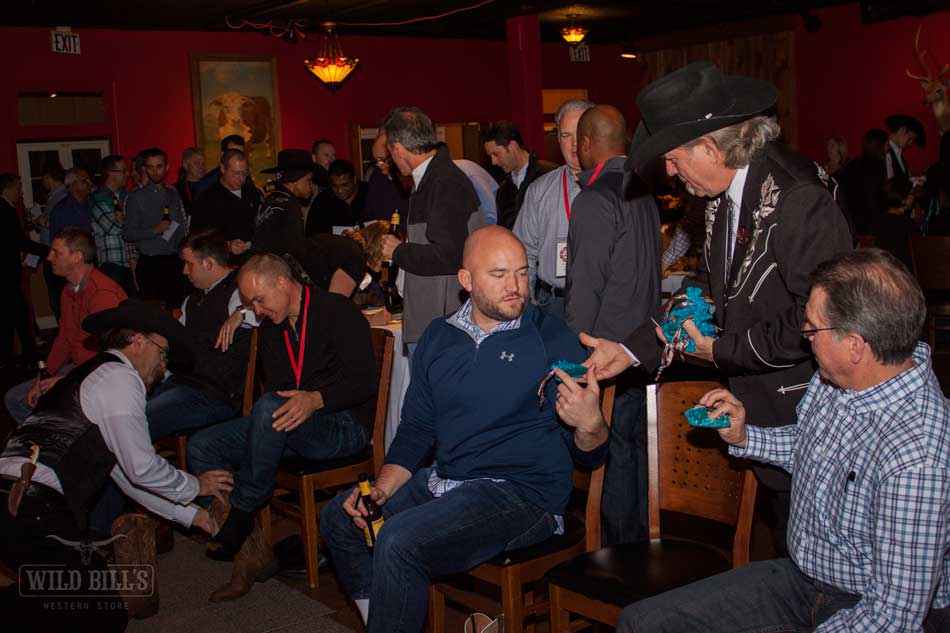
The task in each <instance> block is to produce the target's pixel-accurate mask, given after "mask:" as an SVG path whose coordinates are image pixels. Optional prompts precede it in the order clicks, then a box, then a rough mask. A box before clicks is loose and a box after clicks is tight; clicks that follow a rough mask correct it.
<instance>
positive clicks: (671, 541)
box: [544, 538, 732, 607]
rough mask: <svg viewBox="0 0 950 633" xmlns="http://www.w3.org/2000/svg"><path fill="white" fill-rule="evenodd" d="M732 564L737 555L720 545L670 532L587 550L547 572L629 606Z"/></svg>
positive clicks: (554, 579) (560, 582)
mask: <svg viewBox="0 0 950 633" xmlns="http://www.w3.org/2000/svg"><path fill="white" fill-rule="evenodd" d="M731 568H732V563H731V561H730V560H729V559H727V558H726V557H725V555H724V554H723V553H722V552H720V551H719V550H717V549H716V548H714V547H710V546H709V545H704V544H703V543H697V542H695V541H686V540H681V539H675V538H664V539H659V540H656V541H649V542H646V541H645V542H642V543H627V544H624V545H616V546H614V547H605V548H603V549H600V550H597V551H596V552H591V553H590V554H581V555H580V556H577V557H575V558H573V559H571V560H569V561H567V562H566V563H561V564H560V565H558V566H557V567H555V568H553V569H551V570H550V571H548V573H547V574H545V576H544V577H545V579H546V580H547V581H548V582H550V583H552V584H555V585H557V586H559V587H563V588H564V589H567V590H569V591H573V592H575V593H579V594H582V595H585V596H588V597H591V598H596V599H597V600H601V601H603V602H607V603H610V604H613V605H615V606H618V607H625V606H627V605H628V604H632V603H634V602H637V601H638V600H642V599H644V598H648V597H650V596H654V595H657V594H660V593H663V592H664V591H668V590H670V589H676V588H677V587H682V586H684V585H687V584H689V583H691V582H693V581H696V580H701V579H703V578H706V577H708V576H712V575H714V574H718V573H721V572H724V571H728V570H729V569H731Z"/></svg>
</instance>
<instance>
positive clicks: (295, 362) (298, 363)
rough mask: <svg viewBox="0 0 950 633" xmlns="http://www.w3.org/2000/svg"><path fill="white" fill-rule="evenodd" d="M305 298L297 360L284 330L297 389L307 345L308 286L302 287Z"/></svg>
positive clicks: (288, 335) (288, 336)
mask: <svg viewBox="0 0 950 633" xmlns="http://www.w3.org/2000/svg"><path fill="white" fill-rule="evenodd" d="M304 291H305V292H306V298H305V299H304V304H303V325H301V326H300V349H299V350H298V352H297V358H296V359H295V358H294V348H293V347H291V345H290V333H289V332H287V330H284V343H286V344H287V357H288V358H290V366H291V368H293V370H294V377H295V378H296V379H297V389H300V375H301V373H303V356H304V347H305V346H306V344H307V314H308V313H309V312H310V286H304Z"/></svg>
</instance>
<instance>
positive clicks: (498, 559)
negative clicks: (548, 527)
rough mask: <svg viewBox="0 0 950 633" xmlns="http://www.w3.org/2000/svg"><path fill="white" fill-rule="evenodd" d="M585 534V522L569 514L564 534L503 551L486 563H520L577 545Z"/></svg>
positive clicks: (502, 564) (501, 565) (502, 565)
mask: <svg viewBox="0 0 950 633" xmlns="http://www.w3.org/2000/svg"><path fill="white" fill-rule="evenodd" d="M584 535H585V532H584V522H583V521H581V519H580V518H579V517H577V516H575V515H573V514H568V515H566V516H565V517H564V534H558V535H555V536H552V537H551V538H549V539H546V540H544V541H541V542H540V543H535V544H534V545H531V546H529V547H520V548H518V549H513V550H509V551H507V552H502V553H501V554H498V555H497V556H495V557H493V558H490V559H488V560H487V561H486V563H488V564H489V565H495V566H497V567H508V566H509V565H518V564H520V563H524V562H527V561H529V560H534V559H535V558H541V557H542V556H547V555H549V554H554V553H555V552H559V551H561V550H562V549H567V548H568V547H572V546H574V545H577V544H578V543H580V542H581V541H582V540H583V539H584Z"/></svg>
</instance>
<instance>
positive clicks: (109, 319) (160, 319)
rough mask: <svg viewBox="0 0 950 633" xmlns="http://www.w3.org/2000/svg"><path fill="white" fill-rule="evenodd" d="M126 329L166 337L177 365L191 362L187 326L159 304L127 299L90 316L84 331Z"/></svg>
mask: <svg viewBox="0 0 950 633" xmlns="http://www.w3.org/2000/svg"><path fill="white" fill-rule="evenodd" d="M116 328H125V329H129V330H135V331H136V332H142V333H143V334H147V333H155V334H159V335H161V336H164V337H165V339H166V340H167V341H168V348H169V350H168V356H169V359H170V360H172V361H174V362H182V363H184V362H188V361H190V360H191V358H192V355H193V351H192V348H191V342H190V340H189V338H188V335H187V333H186V332H185V326H183V325H182V324H181V323H179V322H178V321H176V320H175V319H174V318H172V316H171V315H170V314H168V313H167V312H165V311H164V310H162V309H161V308H160V307H158V306H157V305H154V304H151V303H145V302H143V301H139V300H137V299H126V300H125V301H123V302H122V303H120V304H119V305H118V307H115V308H109V309H108V310H103V311H102V312H96V313H95V314H90V315H89V316H87V317H86V318H85V319H84V320H83V322H82V329H84V330H85V331H87V332H91V333H93V334H99V333H102V332H105V331H107V330H112V329H116Z"/></svg>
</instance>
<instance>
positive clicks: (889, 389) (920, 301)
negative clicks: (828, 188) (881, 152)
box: [617, 249, 950, 633]
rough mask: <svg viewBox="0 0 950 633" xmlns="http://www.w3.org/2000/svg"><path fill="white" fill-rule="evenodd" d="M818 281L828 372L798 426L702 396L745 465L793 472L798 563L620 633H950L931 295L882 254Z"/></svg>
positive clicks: (949, 435) (949, 450)
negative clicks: (927, 330)
mask: <svg viewBox="0 0 950 633" xmlns="http://www.w3.org/2000/svg"><path fill="white" fill-rule="evenodd" d="M811 280H812V289H811V294H810V295H809V298H808V303H807V305H806V307H805V321H804V323H803V324H802V336H803V337H805V338H806V339H807V340H808V341H810V342H811V348H812V351H813V352H814V354H815V357H816V359H817V361H818V372H817V373H816V374H815V375H814V376H813V377H812V379H811V382H810V384H809V385H808V389H807V391H806V392H805V395H804V397H803V398H802V401H801V403H800V404H799V405H798V424H797V426H796V425H791V426H781V427H774V428H764V427H760V426H757V424H758V422H759V421H758V420H753V419H750V420H748V421H747V420H746V411H745V408H744V407H743V405H742V403H741V402H740V401H739V400H737V399H736V397H735V396H734V395H732V394H731V393H730V392H728V391H725V390H722V389H719V390H715V391H711V392H709V393H707V394H706V395H705V396H703V397H702V398H701V399H700V404H702V405H705V406H707V407H714V410H713V411H712V412H711V413H710V416H712V417H718V416H719V415H721V414H723V413H725V414H728V415H729V420H730V422H731V426H730V427H728V428H725V429H720V430H719V434H720V436H721V437H722V439H723V440H725V441H726V442H727V443H728V444H729V445H730V448H729V452H730V453H731V454H733V455H735V456H737V457H747V458H751V459H757V460H761V461H766V462H768V463H771V464H775V465H778V466H780V467H782V468H784V469H785V470H787V471H788V472H789V473H791V474H792V481H793V485H792V506H791V518H790V521H789V529H788V551H789V554H790V556H791V558H784V559H778V560H770V561H762V562H756V563H751V564H749V565H747V566H745V567H743V568H741V569H734V570H732V571H728V572H725V573H723V574H719V575H717V576H713V577H711V578H706V579H704V580H700V581H698V582H695V583H693V584H691V585H687V586H685V587H682V588H679V589H674V590H672V591H669V592H667V593H664V594H661V595H659V596H655V597H653V598H649V599H646V600H643V601H640V602H637V603H635V604H633V605H631V606H629V607H627V608H626V609H625V610H624V611H623V613H622V614H621V616H620V620H619V622H618V627H617V630H618V631H623V632H632V631H637V632H641V631H642V632H646V631H651V632H652V631H687V630H688V631H704V632H707V633H715V632H716V631H766V630H768V631H793V630H794V631H800V630H808V631H812V630H814V631H822V632H828V631H889V632H894V631H927V633H931V632H937V631H948V630H950V609H948V608H947V607H948V605H950V555H948V554H947V552H948V549H950V406H948V403H947V399H946V398H945V397H944V395H943V392H942V391H941V389H940V385H939V384H938V382H937V378H936V376H934V373H933V368H932V364H931V350H930V348H928V347H927V345H925V344H923V343H919V342H918V341H917V337H918V335H919V333H920V331H921V327H922V326H923V322H924V316H925V314H926V304H925V303H924V297H923V293H922V292H921V290H920V286H919V285H918V284H917V282H916V280H915V279H914V278H913V277H912V276H911V275H910V274H909V273H908V272H907V269H906V268H905V267H904V266H903V265H902V264H901V263H900V262H898V261H897V260H896V259H895V258H894V257H893V256H891V255H889V254H887V253H886V252H884V251H881V250H878V249H861V250H856V251H853V252H851V253H846V254H842V255H838V256H836V257H834V258H832V259H830V260H828V261H826V262H824V263H822V264H819V265H818V268H817V269H816V270H815V271H814V272H813V273H812V275H811Z"/></svg>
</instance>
